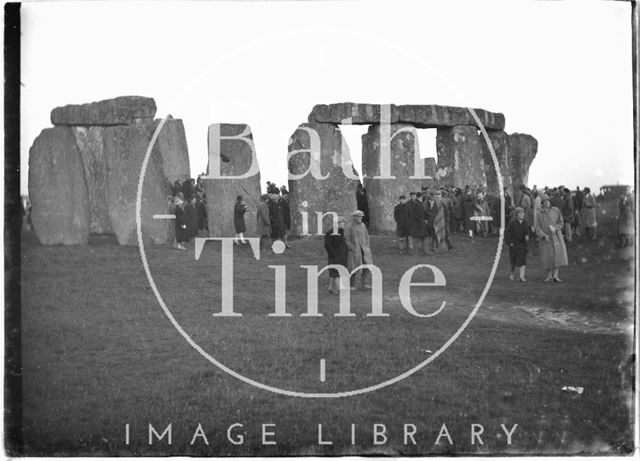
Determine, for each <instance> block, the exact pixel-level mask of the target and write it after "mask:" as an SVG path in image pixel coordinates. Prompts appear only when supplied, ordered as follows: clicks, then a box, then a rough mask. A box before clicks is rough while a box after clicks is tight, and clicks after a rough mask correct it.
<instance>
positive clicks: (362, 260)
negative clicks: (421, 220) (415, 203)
mask: <svg viewBox="0 0 640 461" xmlns="http://www.w3.org/2000/svg"><path fill="white" fill-rule="evenodd" d="M421 208H422V207H421ZM344 240H345V242H346V244H347V248H348V250H349V255H348V259H347V265H348V268H349V270H350V271H352V270H353V269H355V268H356V267H358V266H360V265H361V264H373V255H372V253H371V246H370V242H369V232H368V231H367V227H366V226H365V225H364V223H359V224H356V223H353V222H352V223H350V224H348V225H347V227H346V228H345V229H344Z"/></svg>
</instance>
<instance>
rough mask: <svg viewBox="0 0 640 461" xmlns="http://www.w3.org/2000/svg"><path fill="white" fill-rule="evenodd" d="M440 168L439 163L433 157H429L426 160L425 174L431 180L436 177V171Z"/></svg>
mask: <svg viewBox="0 0 640 461" xmlns="http://www.w3.org/2000/svg"><path fill="white" fill-rule="evenodd" d="M437 168H438V161H437V160H436V159H435V158H433V157H427V158H425V159H424V173H425V175H426V176H429V177H431V178H434V179H435V177H436V170H437Z"/></svg>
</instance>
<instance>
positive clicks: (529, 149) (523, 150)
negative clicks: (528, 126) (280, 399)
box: [509, 133, 538, 190]
mask: <svg viewBox="0 0 640 461" xmlns="http://www.w3.org/2000/svg"><path fill="white" fill-rule="evenodd" d="M537 153H538V141H537V140H536V138H534V137H533V136H531V135H529V134H522V133H512V134H510V135H509V158H510V160H511V180H512V183H513V188H514V190H515V189H517V188H518V187H519V186H520V185H521V184H524V185H525V186H526V185H527V182H528V180H529V167H530V166H531V162H533V159H534V158H535V156H536V154H537Z"/></svg>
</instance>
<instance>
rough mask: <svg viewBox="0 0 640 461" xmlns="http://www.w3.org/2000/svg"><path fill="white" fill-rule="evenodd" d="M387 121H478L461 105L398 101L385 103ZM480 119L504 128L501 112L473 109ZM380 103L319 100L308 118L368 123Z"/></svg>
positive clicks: (420, 124)
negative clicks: (395, 103)
mask: <svg viewBox="0 0 640 461" xmlns="http://www.w3.org/2000/svg"><path fill="white" fill-rule="evenodd" d="M386 107H388V114H389V122H390V123H406V124H409V125H413V126H415V127H417V128H447V127H453V126H458V125H469V126H475V127H478V128H479V124H478V123H477V122H476V120H475V119H474V118H473V116H472V115H471V112H469V110H467V109H466V108H464V107H451V106H437V105H424V104H412V105H400V106H396V105H394V104H387V105H386ZM474 112H475V113H476V115H477V116H478V118H479V119H480V122H481V123H482V125H483V126H484V127H485V129H487V130H503V129H504V126H505V119H504V115H503V114H501V113H496V112H489V111H486V110H484V109H474ZM380 114H381V106H380V105H379V104H361V103H353V102H345V103H337V104H328V105H327V104H318V105H316V106H314V108H313V109H312V111H311V113H310V114H309V122H310V123H314V122H320V123H336V124H352V125H368V124H375V123H380V121H381V115H380Z"/></svg>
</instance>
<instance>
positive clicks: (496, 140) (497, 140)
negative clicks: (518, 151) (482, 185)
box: [480, 131, 513, 195]
mask: <svg viewBox="0 0 640 461" xmlns="http://www.w3.org/2000/svg"><path fill="white" fill-rule="evenodd" d="M487 135H488V136H489V141H491V145H492V146H493V150H494V152H495V154H496V157H497V159H498V165H499V166H500V175H501V176H502V184H503V187H506V188H508V190H509V193H510V194H511V195H513V190H512V184H511V160H510V158H509V135H508V134H507V133H505V132H504V131H489V132H487ZM480 143H481V145H482V157H483V160H484V166H485V168H484V171H485V176H486V178H487V189H488V190H489V191H490V192H492V193H494V194H498V193H499V192H500V187H499V184H498V176H497V174H496V168H495V165H494V163H493V158H492V157H491V151H490V150H489V145H488V144H487V142H486V140H485V139H484V137H483V136H480Z"/></svg>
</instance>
